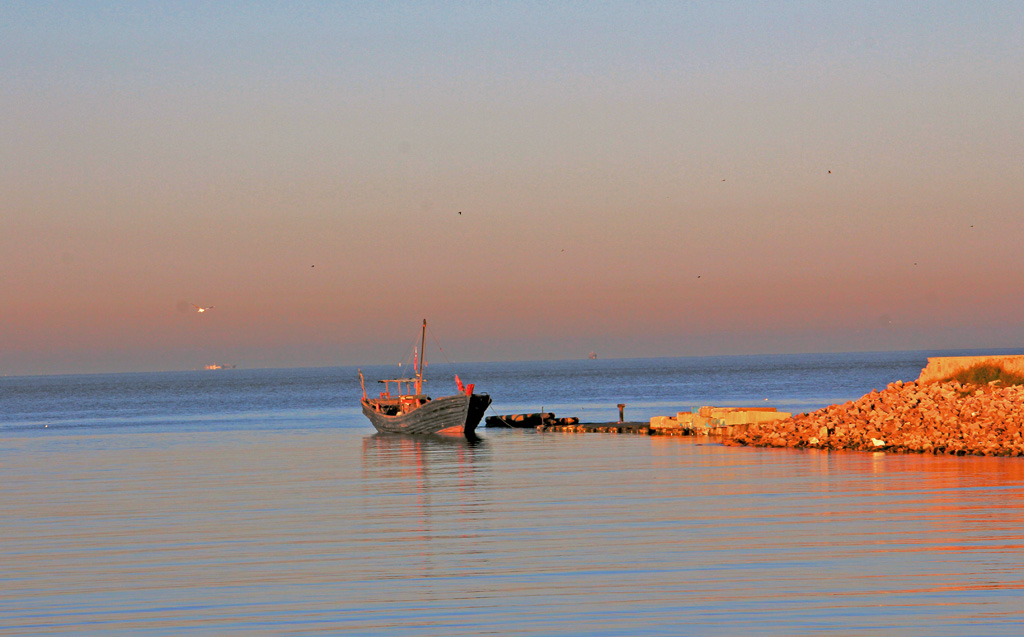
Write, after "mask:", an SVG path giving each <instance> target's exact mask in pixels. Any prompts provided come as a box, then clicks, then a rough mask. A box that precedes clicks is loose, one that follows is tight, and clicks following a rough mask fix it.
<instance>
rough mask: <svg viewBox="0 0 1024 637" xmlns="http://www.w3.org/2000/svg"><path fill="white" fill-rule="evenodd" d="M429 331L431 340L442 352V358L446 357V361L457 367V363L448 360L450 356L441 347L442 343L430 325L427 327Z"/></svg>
mask: <svg viewBox="0 0 1024 637" xmlns="http://www.w3.org/2000/svg"><path fill="white" fill-rule="evenodd" d="M427 331H428V332H430V338H432V339H434V345H437V349H438V350H439V351H440V352H441V356H444V360H445V361H447V362H448V364H449V365H451V366H452V367H455V363H453V362H452V361H451V359H449V358H448V354H447V353H445V351H444V348H443V347H441V342H440V341H438V340H437V336H436V335H435V334H434V330H433V329H431V327H430V325H429V324H428V325H427Z"/></svg>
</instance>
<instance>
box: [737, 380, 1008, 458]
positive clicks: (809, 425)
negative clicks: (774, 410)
mask: <svg viewBox="0 0 1024 637" xmlns="http://www.w3.org/2000/svg"><path fill="white" fill-rule="evenodd" d="M1022 431H1024V386H1012V387H1000V386H999V385H998V384H990V385H984V386H981V387H978V386H974V385H961V384H960V383H958V382H956V381H949V382H942V383H930V384H922V383H919V382H910V383H903V382H901V381H897V382H895V383H892V384H890V385H889V386H888V387H886V388H885V390H883V391H881V392H879V391H872V392H871V393H869V394H866V395H865V396H862V397H861V398H859V399H857V400H855V401H852V402H848V403H845V404H843V405H832V406H829V407H826V408H825V409H821V410H818V411H816V412H813V413H810V414H799V415H797V416H794V417H792V418H787V419H785V420H780V421H777V422H771V423H759V424H754V425H751V426H750V427H749V428H747V429H746V430H745V431H738V432H736V433H735V434H734V435H733V437H732V438H731V439H729V440H727V441H726V444H734V445H752V446H758V447H810V448H818V449H854V450H861V451H895V452H910V453H936V454H955V455H961V456H962V455H984V456H1022V455H1024V438H1022V436H1024V433H1022Z"/></svg>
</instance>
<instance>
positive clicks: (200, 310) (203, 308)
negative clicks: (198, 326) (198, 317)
mask: <svg viewBox="0 0 1024 637" xmlns="http://www.w3.org/2000/svg"><path fill="white" fill-rule="evenodd" d="M192 307H194V308H196V312H199V313H200V314H202V313H203V312H205V311H206V310H212V309H213V306H212V305H211V306H210V307H199V306H198V305H196V304H195V303H193V304H192Z"/></svg>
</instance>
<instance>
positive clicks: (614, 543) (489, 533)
mask: <svg viewBox="0 0 1024 637" xmlns="http://www.w3.org/2000/svg"><path fill="white" fill-rule="evenodd" d="M844 360H845V359H844ZM713 363H714V364H715V365H718V362H715V361H713ZM542 367H543V366H542ZM743 369H746V368H743ZM836 369H837V370H839V369H842V367H841V366H837V367H836ZM499 371H500V370H499ZM527 371H529V370H527ZM540 371H541V372H543V371H544V369H541V370H540ZM741 371H742V370H741ZM523 373H524V374H525V373H526V372H525V371H524V372H523ZM744 373H746V372H744ZM801 374H802V372H801ZM310 377H314V378H317V376H316V374H314V373H312V372H309V371H301V372H296V373H295V374H294V376H292V375H290V374H289V373H285V372H283V371H281V372H274V373H269V372H267V373H253V374H250V375H249V376H242V375H239V376H238V377H233V376H223V377H221V376H216V377H213V378H214V380H213V381H211V382H214V383H217V384H218V386H220V387H221V389H220V390H219V391H216V392H215V391H213V390H212V389H209V388H208V393H209V394H210V395H211V396H212V397H213V398H211V399H210V401H212V402H210V403H209V405H208V407H209V408H208V409H206V410H203V409H194V408H193V406H191V405H190V406H189V407H188V409H187V410H186V411H187V412H188V413H186V414H184V416H181V415H180V414H177V413H176V412H174V411H173V405H176V404H179V403H180V404H185V403H187V402H188V398H189V397H195V396H200V398H197V400H199V399H201V396H202V394H201V393H200V394H196V393H195V392H193V388H194V386H195V385H197V384H200V382H201V381H200V379H198V378H194V377H192V376H183V379H184V380H182V383H183V384H182V385H181V386H179V384H176V383H177V381H176V380H175V378H176V377H165V376H158V377H156V378H155V379H150V380H151V381H160V382H159V383H156V382H150V383H149V385H146V384H143V386H142V387H141V388H140V386H138V385H137V384H136V382H135V381H136V380H138V379H137V377H136V376H133V375H126V376H125V377H124V378H98V379H88V378H87V379H78V378H76V379H74V380H75V383H71V384H70V385H65V384H62V383H61V382H57V381H54V380H52V379H43V380H40V381H34V380H32V379H20V380H18V381H17V382H16V383H14V386H13V389H12V388H11V387H7V386H4V387H0V389H5V391H6V390H11V391H10V392H7V393H4V394H3V395H2V397H6V398H5V400H6V401H7V402H6V403H4V404H5V405H13V406H14V408H12V409H8V410H7V411H6V412H4V413H17V414H21V415H20V416H18V417H17V426H15V427H9V428H2V427H0V432H2V437H0V442H2V444H0V564H2V566H3V569H2V570H0V633H3V634H32V635H34V634H47V633H49V634H97V635H99V634H103V635H107V634H140V633H141V634H178V633H182V632H196V633H199V634H252V633H257V634H261V633H274V634H277V633H301V634H306V633H313V632H324V633H329V634H331V633H352V634H359V635H478V634H481V633H490V634H502V635H538V634H542V635H583V634H586V635H638V634H639V635H644V634H646V635H678V634H696V635H715V634H720V635H737V634H744V635H746V634H771V635H792V634H802V635H804V634H817V633H833V634H843V635H894V634H895V635H1017V634H1024V612H1022V610H1021V609H1022V608H1024V525H1022V524H1021V520H1024V462H1021V459H1019V458H975V457H945V456H940V457H933V456H918V455H891V454H885V453H876V454H866V453H836V452H831V453H830V452H827V451H821V450H792V449H749V448H734V447H724V446H722V445H719V444H715V443H714V442H710V441H707V440H700V439H693V438H661V437H650V436H631V435H612V434H569V433H556V432H546V433H537V432H535V431H521V430H506V429H498V430H491V429H487V430H484V431H482V432H481V436H482V437H481V439H479V440H475V441H467V440H462V439H459V438H448V437H437V438H434V437H422V438H421V437H403V436H383V435H375V434H373V433H372V428H370V427H369V426H368V424H367V423H366V422H365V421H364V419H362V417H361V415H360V414H359V413H358V410H357V409H355V408H345V409H326V408H321V407H317V408H315V409H306V408H303V407H302V404H301V403H302V402H303V401H300V400H299V399H298V398H295V397H292V398H289V399H288V400H286V401H284V403H283V404H282V405H281V406H280V408H279V409H278V410H277V411H273V412H270V415H266V413H265V412H266V410H269V409H271V407H272V401H271V400H270V399H265V400H264V401H263V402H262V403H259V404H258V407H259V410H258V411H252V412H243V411H231V409H230V408H229V405H236V404H237V405H249V404H250V402H249V401H248V397H250V396H253V395H259V396H262V395H263V390H264V389H265V388H266V386H268V385H270V384H272V383H271V380H273V379H280V378H284V379H291V382H293V383H294V385H296V386H298V387H301V388H303V389H302V391H310V392H314V394H315V396H317V399H316V400H317V401H319V403H316V401H312V402H310V404H314V403H316V404H324V405H326V404H328V403H329V401H328V400H327V398H325V397H324V396H322V395H321V393H323V394H324V395H326V393H327V392H328V391H329V389H328V388H329V387H330V382H328V381H329V379H330V378H333V376H330V375H328V376H327V377H326V380H325V379H323V378H321V379H320V380H319V381H317V382H315V383H312V384H310V383H306V382H305V380H307V379H308V378H310ZM670 377H671V374H668V373H666V374H664V375H662V376H659V378H663V379H666V382H667V379H669V378H670ZM221 378H223V379H224V380H219V379H221ZM517 378H518V376H517ZM586 378H588V379H590V378H592V377H590V376H587V377H586ZM172 381H173V382H172ZM588 382H589V381H588ZM76 383H77V385H82V386H85V387H86V389H87V391H85V394H86V395H87V396H94V395H98V398H96V400H95V401H94V402H95V404H96V405H98V406H94V407H90V409H94V411H95V413H93V414H91V415H90V416H89V417H88V419H87V420H88V422H85V421H84V420H83V418H82V414H80V413H79V412H78V411H76V410H74V409H71V408H66V407H60V405H63V404H64V403H69V404H71V403H75V400H74V399H72V398H68V397H67V395H66V393H67V392H68V391H71V392H72V393H73V391H74V388H75V387H76V386H77V385H76ZM247 383H257V385H256V386H255V387H254V386H251V385H250V384H247ZM609 383H611V381H609ZM165 384H166V385H168V386H169V387H170V389H167V388H166V387H164V385H165ZM234 384H237V385H239V386H240V387H241V389H238V390H237V392H235V394H232V395H231V396H229V397H227V398H225V397H224V396H223V395H222V393H223V392H228V393H229V394H230V393H231V391H232V390H231V387H232V386H233V385H234ZM157 385H159V387H157ZM108 386H109V388H108V389H104V388H106V387H108ZM283 386H290V385H288V384H287V383H285V384H284V385H283ZM69 387H70V389H69ZM311 388H312V389H311ZM296 391H298V390H296ZM601 391H602V392H608V393H610V392H611V388H610V385H609V387H606V388H604V389H602V390H601ZM12 392H13V393H12ZM132 392H135V393H132ZM140 392H141V394H140ZM147 392H149V393H155V394H157V395H156V397H155V398H153V399H152V400H147V401H141V400H136V398H137V397H139V396H143V397H144V396H148V395H149V393H147ZM165 393H166V394H167V395H165ZM122 394H124V395H126V396H128V398H123V397H122V398H118V397H119V396H121V395H122ZM12 395H13V396H14V398H11V396H12ZM51 395H52V398H47V397H48V396H51ZM94 397H95V396H94ZM793 399H794V400H796V399H801V398H800V396H799V395H794V398H793ZM119 401H120V402H119ZM524 402H526V401H525V400H524ZM86 404H93V403H89V402H88V401H86ZM139 404H156V405H164V406H165V407H161V408H160V409H158V410H157V411H159V413H157V414H156V415H155V416H153V418H155V420H156V421H160V422H165V423H169V424H159V425H158V424H153V422H154V420H152V419H151V416H150V415H147V414H140V413H138V411H139V407H138V405H139ZM47 405H48V406H47ZM110 405H113V406H114V407H116V408H114V407H110ZM118 405H122V407H117V406H118ZM37 408H38V409H39V410H40V411H41V413H46V414H48V415H47V416H46V418H45V420H46V421H47V423H44V424H48V425H49V426H46V427H43V426H40V425H39V424H38V423H37V420H38V419H37V417H36V416H34V415H33V413H34V412H35V411H36V410H37ZM214 408H220V409H223V410H225V411H223V412H222V413H221V415H220V416H217V417H216V418H215V419H214V420H215V421H216V422H215V424H210V423H213V422H214V420H209V419H207V415H208V414H213V413H215V411H216V410H215V409H214ZM62 410H63V411H62ZM193 412H195V413H193ZM197 414H198V415H197ZM179 417H180V418H183V419H181V420H177V419H178V418H179ZM32 423H36V424H32ZM103 423H114V424H111V425H106V424H103Z"/></svg>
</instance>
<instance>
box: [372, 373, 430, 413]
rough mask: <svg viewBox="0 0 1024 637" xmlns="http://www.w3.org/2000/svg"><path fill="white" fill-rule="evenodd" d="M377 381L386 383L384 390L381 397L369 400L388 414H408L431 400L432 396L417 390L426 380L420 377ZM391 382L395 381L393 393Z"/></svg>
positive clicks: (379, 409)
mask: <svg viewBox="0 0 1024 637" xmlns="http://www.w3.org/2000/svg"><path fill="white" fill-rule="evenodd" d="M377 382H378V383H381V384H383V385H384V391H382V392H381V393H380V398H375V399H373V400H371V401H368V402H370V403H372V404H373V405H374V408H375V409H376V410H377V411H379V412H381V413H383V414H385V415H387V416H400V415H402V414H407V413H409V412H410V411H412V410H414V409H416V408H417V407H422V406H423V405H425V404H426V403H428V402H430V396H427V395H426V394H422V393H419V392H418V391H416V390H417V389H419V388H420V387H422V383H423V382H424V381H422V380H421V379H419V378H389V379H386V380H378V381H377ZM391 383H395V385H394V388H393V389H394V393H392V385H391Z"/></svg>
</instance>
